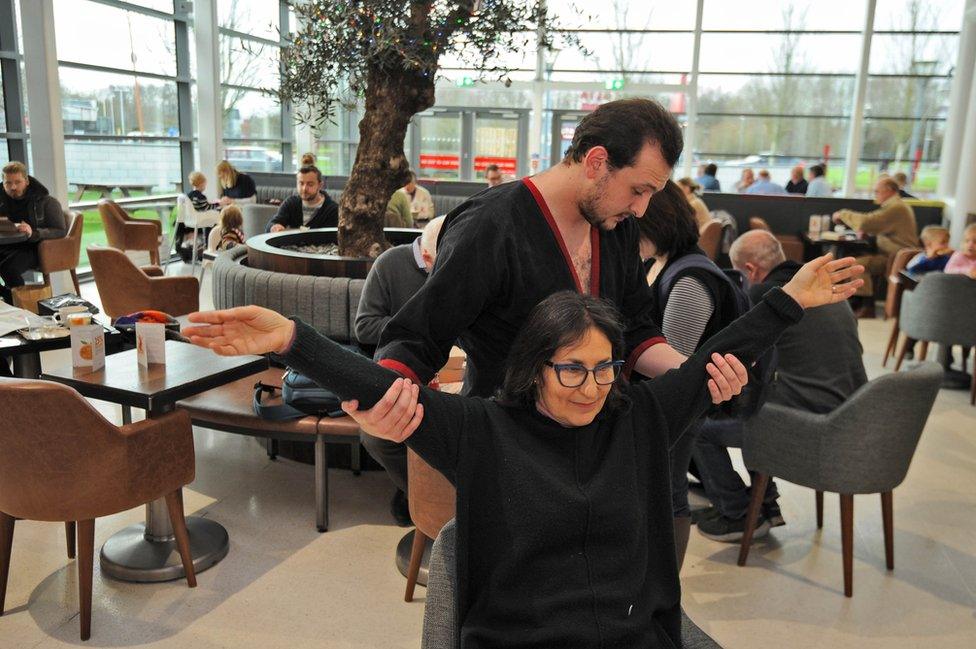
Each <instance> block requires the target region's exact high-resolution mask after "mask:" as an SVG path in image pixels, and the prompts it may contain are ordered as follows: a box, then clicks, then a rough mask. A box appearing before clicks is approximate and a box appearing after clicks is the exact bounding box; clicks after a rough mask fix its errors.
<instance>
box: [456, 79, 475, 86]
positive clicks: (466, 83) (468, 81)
mask: <svg viewBox="0 0 976 649" xmlns="http://www.w3.org/2000/svg"><path fill="white" fill-rule="evenodd" d="M457 85H458V86H460V87H461V88H468V87H470V86H473V85H474V79H472V78H471V77H461V78H460V79H458V80H457Z"/></svg>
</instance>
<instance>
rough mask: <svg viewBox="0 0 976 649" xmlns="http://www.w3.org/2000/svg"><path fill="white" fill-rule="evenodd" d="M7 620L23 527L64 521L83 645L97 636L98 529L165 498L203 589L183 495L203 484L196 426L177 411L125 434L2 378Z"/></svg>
mask: <svg viewBox="0 0 976 649" xmlns="http://www.w3.org/2000/svg"><path fill="white" fill-rule="evenodd" d="M0 412H2V413H3V415H4V419H5V424H4V425H3V426H2V427H0V447H2V448H3V453H0V615H2V614H3V606H4V598H5V595H6V590H7V575H8V574H9V570H10V554H11V547H12V544H13V535H14V523H15V522H16V521H17V520H18V519H29V520H35V521H63V522H65V529H66V531H67V535H68V557H69V558H73V557H74V555H75V552H74V549H75V546H74V544H75V531H76V523H77V535H78V546H79V547H78V594H79V601H80V608H81V639H82V640H87V639H88V638H89V637H90V636H91V593H92V565H93V562H94V554H95V519H96V518H98V517H100V516H108V515H110V514H115V513H118V512H122V511H125V510H127V509H132V508H133V507H138V506H139V505H143V504H145V503H147V502H151V501H153V500H156V499H158V498H162V497H165V498H166V504H167V505H168V507H169V515H170V521H171V522H172V524H173V531H174V535H175V536H176V544H177V547H178V549H179V552H180V558H181V559H182V561H183V568H184V569H185V570H186V580H187V583H188V584H189V586H190V587H191V588H193V587H194V586H196V575H195V572H194V568H193V559H192V557H191V556H190V540H189V536H188V534H187V531H186V520H185V519H184V516H183V496H182V487H183V486H184V485H186V484H189V483H190V482H192V481H193V477H194V454H193V433H192V430H191V428H190V417H189V416H188V415H187V414H186V413H184V412H180V411H174V412H170V413H167V414H166V415H163V416H162V417H159V418H158V419H147V420H145V421H140V422H138V423H135V424H128V425H125V426H122V427H121V428H119V427H117V426H114V425H112V424H110V423H109V422H108V421H106V420H105V418H104V417H102V415H101V414H100V413H99V412H98V411H97V410H95V409H94V408H93V407H92V406H91V404H89V403H88V402H87V401H86V400H85V399H83V398H82V397H81V395H79V394H78V393H77V392H75V391H74V390H72V389H71V388H69V387H67V386H64V385H59V384H57V383H51V382H48V381H34V380H27V379H5V378H0Z"/></svg>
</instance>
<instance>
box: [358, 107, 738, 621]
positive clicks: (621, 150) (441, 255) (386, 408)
mask: <svg viewBox="0 0 976 649" xmlns="http://www.w3.org/2000/svg"><path fill="white" fill-rule="evenodd" d="M681 147H682V137H681V128H680V127H679V126H678V123H677V121H676V120H675V119H674V117H673V116H672V115H671V114H670V113H669V112H668V111H667V110H665V109H664V107H662V106H661V105H660V104H658V103H657V102H655V101H652V100H648V99H624V100H619V101H613V102H609V103H607V104H603V105H602V106H600V107H599V108H597V109H596V110H594V111H593V112H592V113H590V114H589V115H587V116H586V117H584V118H583V120H582V121H581V122H580V124H579V126H577V128H576V132H575V134H574V136H573V142H572V144H571V145H570V147H569V149H568V150H567V151H566V157H565V158H564V159H563V161H562V162H561V163H559V164H557V165H556V166H554V167H552V168H550V169H547V170H546V171H544V172H542V173H540V174H538V175H536V176H533V177H532V178H524V179H523V180H522V181H520V182H510V183H504V184H502V185H499V186H497V187H493V188H490V189H488V190H487V191H483V192H481V193H479V194H477V195H475V196H474V197H472V198H471V199H470V200H468V201H466V202H465V203H463V204H462V205H460V206H458V207H457V208H456V209H455V210H454V211H452V212H451V213H450V214H448V215H447V220H446V221H445V222H444V226H443V231H442V233H441V238H440V241H439V242H438V249H437V263H436V265H435V266H434V270H433V272H432V273H431V275H430V277H429V278H428V280H427V282H426V283H425V284H424V286H423V287H422V288H421V289H420V290H419V291H418V292H417V294H416V295H414V296H413V297H412V298H411V299H410V300H409V301H408V302H407V303H406V304H405V305H404V306H403V308H402V309H400V310H399V311H398V312H397V314H396V315H395V316H394V317H393V319H392V320H390V322H389V323H387V325H386V327H385V328H384V330H383V334H382V336H381V337H380V346H379V349H378V350H377V353H376V358H377V360H378V361H379V362H380V364H381V365H384V366H385V367H387V368H389V369H392V370H394V371H396V372H399V373H400V374H402V375H403V376H405V377H407V378H408V379H410V380H411V381H413V382H414V383H417V384H420V385H423V384H425V383H428V382H429V381H430V380H431V379H432V378H433V377H434V374H435V373H436V372H437V370H439V369H440V368H441V367H442V366H443V365H444V363H445V362H446V361H447V358H448V355H449V353H450V350H451V347H452V346H453V345H454V344H455V343H457V344H458V346H459V347H461V348H462V349H464V351H465V352H466V353H467V365H466V368H465V378H464V388H463V393H464V394H468V395H472V396H481V397H490V396H491V395H492V394H494V392H495V391H496V390H497V389H498V387H499V386H501V384H502V381H503V378H504V371H505V360H506V357H507V356H508V351H509V348H510V346H511V344H512V341H513V340H514V339H515V337H516V334H517V333H518V331H519V329H520V328H521V327H522V324H523V323H524V322H525V321H526V319H527V318H528V315H529V312H530V311H531V310H532V308H533V307H535V305H537V304H538V303H539V302H541V301H542V300H544V299H545V298H547V297H549V296H550V295H552V294H553V293H557V292H559V291H565V290H571V291H579V292H580V293H587V294H590V295H593V296H598V297H601V298H603V299H606V300H607V301H608V302H610V303H612V304H613V305H614V306H616V307H617V309H619V311H620V313H621V315H622V316H623V322H624V323H625V326H626V331H625V342H626V347H627V356H626V365H625V372H629V371H630V370H632V369H636V370H637V371H638V372H640V373H641V374H643V375H644V376H649V377H654V376H657V375H659V374H662V373H664V372H666V371H667V370H669V369H672V368H674V367H677V366H679V365H681V363H682V362H684V360H685V357H684V356H683V355H681V354H679V353H678V352H677V351H675V350H674V349H672V348H671V346H670V345H668V344H667V342H666V341H665V339H664V337H663V336H662V335H661V331H660V329H659V328H658V326H657V324H655V322H654V320H653V316H652V314H653V313H654V305H653V298H652V295H651V292H650V289H649V287H648V285H647V281H646V279H645V274H644V269H643V266H642V264H641V259H640V255H639V253H638V232H637V222H636V220H635V219H636V218H637V217H640V216H642V215H643V214H644V212H645V211H646V210H647V204H648V202H649V201H650V199H651V196H652V195H653V194H654V193H655V192H657V191H659V190H660V189H661V188H663V187H664V184H665V183H666V182H667V180H668V177H669V176H670V175H671V170H672V168H673V167H674V165H675V163H676V162H677V160H678V155H679V154H680V153H681ZM740 368H741V366H740ZM740 389H741V387H740V388H738V389H736V390H735V394H738V391H739V390H740ZM356 405H357V404H356V403H355V402H348V403H345V404H343V409H344V410H345V411H346V412H347V413H349V414H350V415H351V416H353V418H354V419H356V421H357V422H358V423H359V424H360V427H361V428H362V429H363V431H364V433H366V434H371V435H377V434H378V433H379V434H382V435H383V436H386V437H390V436H397V435H399V434H400V433H401V432H402V431H403V430H404V429H405V428H406V426H407V425H408V424H409V422H410V419H411V417H412V416H413V415H414V409H415V407H416V405H415V402H412V401H411V398H410V396H409V395H408V394H407V391H406V390H404V391H401V393H400V396H399V397H397V398H393V397H385V398H384V399H382V400H381V401H380V402H378V403H377V404H376V405H375V406H374V407H373V408H372V409H370V410H368V411H364V412H358V411H357V410H356ZM689 531H690V521H689V524H688V525H687V526H684V527H682V528H681V529H676V530H675V535H676V537H677V539H678V543H679V544H683V543H686V542H687V538H688V534H689ZM675 597H676V599H675V603H676V604H677V594H676V596H675Z"/></svg>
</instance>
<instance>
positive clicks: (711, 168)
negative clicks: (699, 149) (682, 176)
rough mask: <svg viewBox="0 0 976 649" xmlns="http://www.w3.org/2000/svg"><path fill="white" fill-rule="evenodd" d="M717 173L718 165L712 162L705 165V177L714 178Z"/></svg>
mask: <svg viewBox="0 0 976 649" xmlns="http://www.w3.org/2000/svg"><path fill="white" fill-rule="evenodd" d="M717 173H718V165H717V164H715V163H714V162H709V163H708V164H707V165H705V175H706V176H714V175H715V174H717Z"/></svg>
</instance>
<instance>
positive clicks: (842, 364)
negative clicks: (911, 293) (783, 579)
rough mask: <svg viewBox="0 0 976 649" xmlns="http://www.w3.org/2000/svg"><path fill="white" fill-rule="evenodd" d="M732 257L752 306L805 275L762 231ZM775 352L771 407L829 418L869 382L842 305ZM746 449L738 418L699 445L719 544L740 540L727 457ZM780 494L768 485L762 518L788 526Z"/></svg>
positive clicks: (807, 320)
mask: <svg viewBox="0 0 976 649" xmlns="http://www.w3.org/2000/svg"><path fill="white" fill-rule="evenodd" d="M729 256H730V257H731V259H732V266H733V267H734V268H735V269H736V270H738V271H740V272H741V273H742V274H743V275H745V276H746V278H747V279H748V280H749V283H750V285H751V287H750V289H749V297H750V298H752V301H753V302H754V303H756V302H759V301H760V300H762V297H763V295H765V294H766V292H767V291H769V290H771V289H773V288H776V287H782V286H783V285H784V284H786V283H787V282H789V281H790V280H791V279H793V276H794V275H795V274H796V272H797V271H798V270H799V269H800V264H798V263H796V262H793V261H787V259H786V255H784V254H783V248H782V246H781V245H780V243H779V241H777V240H776V237H774V236H773V234H772V233H770V232H767V231H765V230H752V231H750V232H747V233H745V234H743V235H742V236H741V237H739V238H738V239H736V240H735V243H733V244H732V249H731V250H730V251H729ZM776 352H777V355H778V358H777V361H778V363H777V366H776V378H775V379H774V380H773V382H772V384H771V385H770V388H769V392H768V396H767V401H769V402H770V403H776V404H779V405H783V406H788V407H790V408H796V409H798V410H804V411H806V412H812V413H827V412H830V411H831V410H833V409H834V408H836V407H838V406H839V405H841V404H842V403H844V401H845V400H847V398H848V397H849V396H850V395H851V394H853V393H854V391H855V390H857V389H858V388H859V387H861V386H862V385H864V384H865V383H866V382H867V374H866V373H865V371H864V362H863V360H862V359H861V354H862V352H863V350H862V348H861V341H860V339H859V338H858V335H857V319H856V318H855V317H854V313H853V312H852V311H851V308H850V306H849V305H847V304H845V303H842V302H840V303H837V304H831V305H828V306H823V307H820V308H817V309H811V310H810V311H808V312H807V313H806V315H805V316H804V318H803V322H801V323H800V324H799V325H797V326H796V327H793V328H791V329H789V330H788V331H786V333H784V334H783V336H782V337H781V338H780V339H779V340H778V341H777V343H776ZM741 445H742V423H741V421H737V420H724V421H722V422H719V423H718V424H717V425H713V426H708V427H704V428H703V429H702V431H701V434H700V435H699V437H698V439H697V440H696V441H695V451H694V458H695V465H696V466H697V467H698V470H699V472H700V473H701V478H702V485H703V486H704V487H705V493H706V495H707V496H708V497H709V499H710V500H711V501H712V504H713V505H715V509H714V510H711V511H706V513H705V514H703V515H701V518H700V519H699V521H698V531H699V532H700V533H701V534H702V535H704V536H707V537H708V538H710V539H713V540H716V541H726V542H738V541H739V539H741V538H742V530H743V527H744V522H745V515H746V511H747V509H748V507H749V491H748V489H747V488H746V486H745V483H743V481H742V479H741V478H740V477H739V474H738V473H737V472H736V471H735V469H733V467H732V461H731V459H730V458H729V454H728V447H740V446H741ZM777 495H778V494H777V492H776V488H775V485H774V484H773V481H772V480H770V481H769V486H768V487H767V490H766V497H765V500H764V503H763V517H764V518H765V519H767V520H769V522H770V524H771V525H772V526H774V527H775V526H777V525H782V524H783V523H784V521H783V518H782V514H781V513H780V511H779V507H778V506H777V505H776V496H777ZM763 526H764V527H765V523H764V524H763ZM766 529H768V527H766ZM762 531H763V533H764V530H762Z"/></svg>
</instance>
